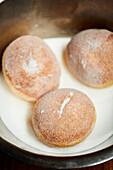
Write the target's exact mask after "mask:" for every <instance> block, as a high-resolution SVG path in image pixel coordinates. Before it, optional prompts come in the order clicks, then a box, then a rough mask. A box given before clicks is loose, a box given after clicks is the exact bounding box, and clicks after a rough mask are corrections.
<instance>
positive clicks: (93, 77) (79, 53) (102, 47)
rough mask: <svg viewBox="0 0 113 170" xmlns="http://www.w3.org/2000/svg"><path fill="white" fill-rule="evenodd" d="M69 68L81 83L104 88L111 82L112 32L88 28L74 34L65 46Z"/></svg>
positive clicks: (112, 65)
mask: <svg viewBox="0 0 113 170" xmlns="http://www.w3.org/2000/svg"><path fill="white" fill-rule="evenodd" d="M66 61H67V66H68V68H69V70H70V71H71V72H72V74H73V75H74V76H75V77H76V78H77V79H78V80H79V81H80V82H81V83H83V84H85V85H87V86H90V87H93V88H104V87H108V86H110V85H112V84H113V32H111V31H108V30H105V29H89V30H84V31H81V32H79V33H78V34H76V35H75V36H74V37H73V38H72V39H71V41H70V42H69V43H68V45H67V48H66Z"/></svg>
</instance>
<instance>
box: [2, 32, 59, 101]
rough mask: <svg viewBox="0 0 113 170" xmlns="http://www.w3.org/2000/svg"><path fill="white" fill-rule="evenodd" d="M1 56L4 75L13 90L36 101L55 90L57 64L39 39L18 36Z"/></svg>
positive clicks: (29, 36) (57, 71)
mask: <svg viewBox="0 0 113 170" xmlns="http://www.w3.org/2000/svg"><path fill="white" fill-rule="evenodd" d="M4 55H5V58H4V67H5V72H6V75H7V77H8V78H9V80H10V82H11V84H12V85H13V86H14V88H16V89H17V90H19V91H21V92H22V93H24V94H26V95H28V96H30V97H34V98H37V99H38V98H39V97H40V96H42V95H43V94H44V93H46V92H48V91H50V90H54V89H55V88H57V87H58V85H59V78H60V68H59V65H58V62H57V60H56V58H55V56H54V54H53V52H52V51H51V50H50V48H49V47H48V46H47V45H46V44H45V43H44V42H43V41H42V40H41V39H40V38H38V37H36V36H31V35H26V36H22V37H19V38H17V39H16V40H14V41H13V42H12V43H11V44H10V45H9V46H8V47H7V49H6V51H5V53H4Z"/></svg>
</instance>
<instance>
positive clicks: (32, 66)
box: [22, 53, 38, 74]
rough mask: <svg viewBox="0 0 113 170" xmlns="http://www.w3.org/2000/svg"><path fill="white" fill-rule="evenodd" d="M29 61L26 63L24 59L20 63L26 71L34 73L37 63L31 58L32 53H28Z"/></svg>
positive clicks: (36, 69)
mask: <svg viewBox="0 0 113 170" xmlns="http://www.w3.org/2000/svg"><path fill="white" fill-rule="evenodd" d="M29 58H30V59H29V63H28V64H27V62H26V61H24V62H23V63H22V68H23V69H24V70H25V72H26V73H30V74H32V73H35V72H37V71H38V65H37V61H36V60H34V59H33V57H32V53H30V57H29Z"/></svg>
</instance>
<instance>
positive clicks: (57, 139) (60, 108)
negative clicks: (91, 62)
mask: <svg viewBox="0 0 113 170" xmlns="http://www.w3.org/2000/svg"><path fill="white" fill-rule="evenodd" d="M94 123H95V108H94V105H93V103H92V102H91V100H90V99H89V98H88V97H87V96H86V95H85V94H83V93H82V92H80V91H76V90H73V89H58V90H55V91H52V92H49V93H48V94H46V95H44V96H43V97H42V98H41V99H40V100H39V102H38V103H37V104H36V106H35V111H34V114H33V124H34V129H35V132H36V134H38V135H39V136H43V138H44V140H45V142H46V143H50V144H55V145H58V146H69V145H73V144H75V143H79V142H80V141H82V140H83V139H84V138H85V137H86V136H88V134H89V133H90V132H91V131H92V127H94ZM40 134H41V135H40Z"/></svg>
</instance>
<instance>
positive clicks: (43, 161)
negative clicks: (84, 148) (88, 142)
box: [0, 137, 113, 169]
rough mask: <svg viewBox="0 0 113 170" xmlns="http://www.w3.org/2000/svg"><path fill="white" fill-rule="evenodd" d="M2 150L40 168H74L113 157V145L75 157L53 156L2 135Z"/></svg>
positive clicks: (94, 163)
mask: <svg viewBox="0 0 113 170" xmlns="http://www.w3.org/2000/svg"><path fill="white" fill-rule="evenodd" d="M0 151H1V152H3V153H4V154H7V155H8V156H11V157H12V158H14V159H16V160H19V161H22V162H24V163H27V164H29V165H34V166H36V167H40V168H53V169H73V168H85V167H89V166H94V165H98V164H101V163H104V162H106V161H109V160H111V159H113V145H111V146H109V147H108V148H105V149H102V150H100V151H96V152H94V153H89V154H86V155H81V156H73V157H57V156H56V157H52V156H44V155H39V154H36V153H31V152H29V151H26V150H24V149H22V148H19V147H17V146H15V145H13V144H11V143H9V142H8V141H5V140H4V139H3V138H2V137H0Z"/></svg>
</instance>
